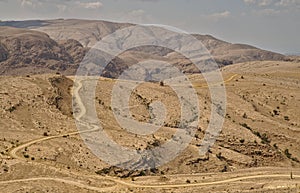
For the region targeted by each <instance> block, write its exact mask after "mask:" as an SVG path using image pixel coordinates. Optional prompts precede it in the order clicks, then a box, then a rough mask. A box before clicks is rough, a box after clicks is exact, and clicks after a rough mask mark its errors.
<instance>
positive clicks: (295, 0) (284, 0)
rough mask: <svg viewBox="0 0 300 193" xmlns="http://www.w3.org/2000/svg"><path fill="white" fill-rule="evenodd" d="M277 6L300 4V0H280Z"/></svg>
mask: <svg viewBox="0 0 300 193" xmlns="http://www.w3.org/2000/svg"><path fill="white" fill-rule="evenodd" d="M276 5H277V6H283V7H288V6H298V7H299V6H300V0H280V1H279V2H277V3H276Z"/></svg>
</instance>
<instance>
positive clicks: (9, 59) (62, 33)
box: [0, 19, 286, 77]
mask: <svg viewBox="0 0 300 193" xmlns="http://www.w3.org/2000/svg"><path fill="white" fill-rule="evenodd" d="M131 25H133V24H126V23H124V24H121V23H112V22H107V21H93V20H75V19H69V20H63V19H59V20H44V21H43V20H32V21H7V22H0V74H6V75H13V74H31V73H49V72H62V73H64V74H74V73H75V71H76V69H77V67H78V65H79V64H80V62H81V61H82V59H83V58H84V56H85V54H86V52H87V50H88V49H89V48H90V47H92V46H93V45H94V44H95V43H96V42H98V41H99V40H101V39H102V38H103V37H104V36H106V35H108V34H111V33H112V32H114V31H116V30H118V29H121V28H124V27H128V26H131ZM1 26H2V27H1ZM194 36H195V37H196V38H197V39H199V40H200V41H201V42H202V43H203V44H204V46H205V47H206V48H207V49H208V50H209V51H210V53H211V54H212V56H213V57H214V59H215V60H216V62H217V63H218V64H219V65H221V66H224V65H229V64H233V63H240V62H248V61H257V60H285V59H286V56H284V55H281V54H278V53H273V52H270V51H265V50H261V49H258V48H255V47H253V46H249V45H244V44H232V43H228V42H225V41H222V40H218V39H216V38H214V37H212V36H210V35H198V34H194ZM141 56H143V57H141ZM145 58H147V59H153V58H155V59H162V60H164V61H166V60H167V61H168V62H170V63H172V64H173V65H175V66H177V67H179V68H180V69H182V70H183V71H184V72H189V73H195V72H198V70H197V69H196V68H195V66H193V65H192V64H191V63H190V61H188V60H185V59H183V58H182V57H180V56H178V54H175V53H174V52H172V51H171V50H167V49H163V48H157V47H151V46H150V47H143V48H137V49H135V50H130V51H128V52H126V53H124V54H122V56H120V58H118V59H116V60H115V61H113V62H112V63H111V64H109V66H108V68H107V69H106V70H105V76H108V77H116V76H117V75H118V74H120V72H121V71H122V70H124V69H125V68H127V67H128V65H130V64H133V63H132V62H139V61H141V60H144V59H145Z"/></svg>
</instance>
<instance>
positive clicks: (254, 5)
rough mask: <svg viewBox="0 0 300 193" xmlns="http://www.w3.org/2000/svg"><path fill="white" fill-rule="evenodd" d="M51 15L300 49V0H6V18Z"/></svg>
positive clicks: (1, 8) (0, 14) (0, 15)
mask: <svg viewBox="0 0 300 193" xmlns="http://www.w3.org/2000/svg"><path fill="white" fill-rule="evenodd" d="M51 18H83V19H100V20H110V21H118V22H132V23H143V24H144V23H157V24H165V25H171V26H175V27H178V28H180V29H182V30H184V31H188V32H190V33H200V34H210V35H213V36H215V37H217V38H220V39H223V40H226V41H229V42H234V43H247V44H251V45H254V46H257V47H260V48H263V49H268V50H272V51H277V52H281V53H300V38H299V34H300V33H299V31H300V0H0V20H25V19H51Z"/></svg>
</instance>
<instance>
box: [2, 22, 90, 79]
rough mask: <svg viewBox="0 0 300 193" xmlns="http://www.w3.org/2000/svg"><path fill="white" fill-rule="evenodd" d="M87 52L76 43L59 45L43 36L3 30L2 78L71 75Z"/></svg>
mask: <svg viewBox="0 0 300 193" xmlns="http://www.w3.org/2000/svg"><path fill="white" fill-rule="evenodd" d="M85 50H86V48H84V47H83V46H82V45H81V44H80V43H79V42H78V41H76V40H68V41H64V42H61V43H58V42H56V41H55V40H53V39H51V38H50V37H49V36H48V35H47V34H45V33H42V32H37V31H33V30H28V29H18V28H12V27H0V62H1V63H0V64H1V67H0V74H11V75H14V74H25V73H30V74H32V73H48V72H72V71H74V69H75V67H76V65H75V64H78V63H79V62H80V61H81V59H82V57H83V56H84V54H85Z"/></svg>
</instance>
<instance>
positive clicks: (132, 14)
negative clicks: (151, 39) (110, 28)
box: [121, 9, 153, 24]
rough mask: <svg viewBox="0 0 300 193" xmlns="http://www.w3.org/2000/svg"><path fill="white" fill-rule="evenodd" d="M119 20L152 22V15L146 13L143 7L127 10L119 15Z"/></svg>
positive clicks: (141, 22)
mask: <svg viewBox="0 0 300 193" xmlns="http://www.w3.org/2000/svg"><path fill="white" fill-rule="evenodd" d="M121 20H122V21H125V22H131V23H139V24H143V23H152V22H153V18H152V16H151V15H149V14H147V13H146V11H145V10H143V9H135V10H132V11H129V12H127V13H125V14H123V15H122V16H121Z"/></svg>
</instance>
